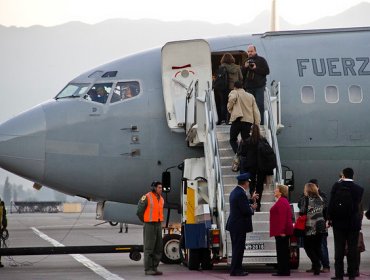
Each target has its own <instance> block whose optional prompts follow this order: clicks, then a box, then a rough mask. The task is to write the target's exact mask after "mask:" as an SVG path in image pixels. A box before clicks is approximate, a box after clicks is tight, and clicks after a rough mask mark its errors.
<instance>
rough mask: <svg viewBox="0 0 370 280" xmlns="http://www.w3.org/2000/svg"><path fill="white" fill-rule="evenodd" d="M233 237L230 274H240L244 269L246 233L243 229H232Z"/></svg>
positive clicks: (231, 234)
mask: <svg viewBox="0 0 370 280" xmlns="http://www.w3.org/2000/svg"><path fill="white" fill-rule="evenodd" d="M230 237H231V248H232V257H231V267H230V274H238V273H240V272H242V271H243V267H242V263H243V255H244V249H245V240H246V233H245V232H241V231H238V230H236V231H230Z"/></svg>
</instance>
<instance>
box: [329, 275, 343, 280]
mask: <svg viewBox="0 0 370 280" xmlns="http://www.w3.org/2000/svg"><path fill="white" fill-rule="evenodd" d="M330 279H331V280H343V277H337V276H334V277H332V278H330Z"/></svg>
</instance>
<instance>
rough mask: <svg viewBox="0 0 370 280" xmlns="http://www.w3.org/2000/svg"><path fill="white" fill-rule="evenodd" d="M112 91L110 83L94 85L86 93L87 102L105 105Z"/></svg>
mask: <svg viewBox="0 0 370 280" xmlns="http://www.w3.org/2000/svg"><path fill="white" fill-rule="evenodd" d="M111 89H112V83H99V84H94V85H93V86H92V87H91V89H90V90H89V91H88V92H87V96H88V98H87V99H89V100H91V101H94V102H99V103H103V104H104V103H106V102H107V100H108V96H109V93H110V91H111Z"/></svg>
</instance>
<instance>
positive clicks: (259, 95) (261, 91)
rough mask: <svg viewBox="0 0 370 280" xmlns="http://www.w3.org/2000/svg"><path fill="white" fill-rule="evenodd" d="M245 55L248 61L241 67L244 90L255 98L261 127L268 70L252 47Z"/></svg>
mask: <svg viewBox="0 0 370 280" xmlns="http://www.w3.org/2000/svg"><path fill="white" fill-rule="evenodd" d="M247 54H248V60H247V61H246V62H245V64H244V66H243V67H242V74H243V77H244V89H245V90H246V91H247V92H249V93H251V94H253V96H254V97H255V98H256V103H257V106H258V109H259V111H260V115H261V125H263V123H264V122H263V116H264V102H265V99H264V95H265V86H266V76H267V75H268V74H270V68H269V66H268V64H267V61H266V59H264V58H263V57H262V56H259V55H258V54H257V50H256V47H255V46H254V45H249V46H248V48H247Z"/></svg>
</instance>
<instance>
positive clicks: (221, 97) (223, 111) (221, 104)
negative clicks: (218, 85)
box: [214, 90, 229, 123]
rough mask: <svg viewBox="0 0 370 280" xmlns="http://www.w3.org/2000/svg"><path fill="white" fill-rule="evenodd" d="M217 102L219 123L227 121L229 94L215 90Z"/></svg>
mask: <svg viewBox="0 0 370 280" xmlns="http://www.w3.org/2000/svg"><path fill="white" fill-rule="evenodd" d="M214 93H215V102H216V109H217V116H218V122H219V123H220V122H221V121H227V100H228V94H229V93H228V92H223V91H220V90H215V91H214Z"/></svg>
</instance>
